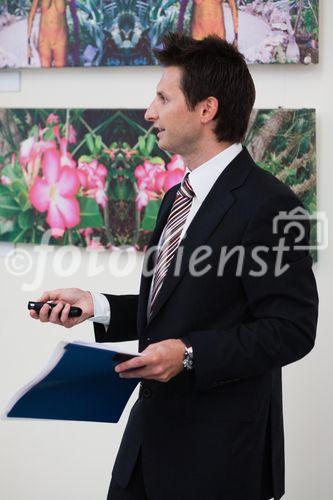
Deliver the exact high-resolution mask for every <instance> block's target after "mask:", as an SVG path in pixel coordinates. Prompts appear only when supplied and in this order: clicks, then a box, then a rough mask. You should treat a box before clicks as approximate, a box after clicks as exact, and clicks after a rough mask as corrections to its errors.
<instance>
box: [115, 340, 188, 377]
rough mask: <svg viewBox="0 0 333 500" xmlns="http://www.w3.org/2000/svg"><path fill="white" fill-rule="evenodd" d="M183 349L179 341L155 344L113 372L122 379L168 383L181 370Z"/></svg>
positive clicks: (121, 364) (165, 341) (164, 341)
mask: <svg viewBox="0 0 333 500" xmlns="http://www.w3.org/2000/svg"><path fill="white" fill-rule="evenodd" d="M184 348H185V347H184V344H183V342H182V341H181V340H179V339H169V340H163V341H162V342H156V343H155V344H151V345H149V346H148V347H147V349H145V350H144V351H143V352H142V353H141V356H137V357H135V358H132V359H130V360H129V361H124V362H123V363H120V364H119V365H117V366H116V368H115V370H116V372H117V373H119V376H120V377H122V378H145V379H153V380H158V381H159V382H168V381H169V380H170V379H171V378H172V377H175V376H176V375H178V373H180V372H181V371H182V369H183V359H184ZM126 370H130V371H126Z"/></svg>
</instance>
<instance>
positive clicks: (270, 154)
mask: <svg viewBox="0 0 333 500" xmlns="http://www.w3.org/2000/svg"><path fill="white" fill-rule="evenodd" d="M143 114H144V113H143V110H82V109H71V110H69V109H12V110H10V109H2V110H0V151H1V156H0V240H2V241H10V242H12V243H34V244H39V243H41V242H42V241H43V235H44V238H45V234H47V235H48V240H47V242H48V243H50V244H54V245H66V244H72V245H78V246H81V247H90V248H96V249H101V248H103V249H104V248H107V249H110V250H111V249H112V248H114V247H120V246H132V247H134V248H136V249H137V250H144V248H145V245H146V244H147V242H148V240H149V237H150V235H151V232H152V230H153V228H154V226H155V221H156V217H157V213H158V210H159V207H160V204H161V200H162V198H163V196H164V194H165V193H166V192H167V191H168V190H169V189H170V188H171V187H172V186H174V185H175V184H178V183H179V182H180V181H181V179H182V178H183V176H184V173H185V165H184V162H183V159H182V158H181V157H180V156H179V155H171V154H169V153H167V152H165V151H162V150H160V149H159V148H158V145H157V141H156V136H155V133H154V131H153V127H152V126H149V125H147V122H145V121H144V117H143ZM245 144H246V145H247V147H248V149H249V151H250V153H251V154H252V156H253V157H254V159H255V160H256V162H257V163H258V164H259V165H260V166H261V167H262V168H265V169H267V170H269V171H270V172H271V173H273V174H274V175H275V176H277V177H278V178H279V179H280V180H282V181H283V182H285V183H287V184H288V185H289V186H290V187H291V189H293V191H294V192H295V193H296V194H297V195H298V196H299V197H300V199H301V200H302V201H303V203H304V205H305V207H306V208H307V210H308V211H309V212H310V213H313V212H314V211H315V210H316V168H315V165H316V159H315V112H314V110H307V109H300V110H288V109H287V110H286V109H274V110H268V109H267V110H254V111H253V113H252V116H251V120H250V124H249V130H248V134H247V138H246V141H245ZM312 240H313V243H314V242H315V227H313V235H312Z"/></svg>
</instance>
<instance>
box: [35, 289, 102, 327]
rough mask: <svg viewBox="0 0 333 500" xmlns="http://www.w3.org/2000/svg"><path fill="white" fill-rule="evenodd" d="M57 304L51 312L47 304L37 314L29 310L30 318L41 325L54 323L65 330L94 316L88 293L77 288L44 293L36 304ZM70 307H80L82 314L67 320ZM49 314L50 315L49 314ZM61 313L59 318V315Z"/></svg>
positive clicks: (92, 304) (90, 297)
mask: <svg viewBox="0 0 333 500" xmlns="http://www.w3.org/2000/svg"><path fill="white" fill-rule="evenodd" d="M47 301H51V302H57V305H56V306H55V307H54V308H53V309H52V310H51V312H50V307H49V306H48V305H47V304H44V305H43V307H42V308H41V310H40V311H39V314H38V312H36V311H34V310H31V311H30V316H31V317H32V318H34V319H39V320H40V321H42V322H43V323H55V324H56V325H62V326H65V327H66V328H71V327H72V326H75V325H78V324H79V323H82V322H83V321H85V320H86V319H87V318H89V317H91V316H93V315H94V303H93V300H92V296H91V294H90V292H87V291H85V290H80V289H79V288H59V289H57V290H51V291H50V292H44V293H43V295H42V296H41V297H40V298H39V299H37V301H36V302H47ZM71 306H77V307H81V309H82V314H81V316H79V317H77V318H69V317H68V314H69V310H70V307H71ZM61 311H62V312H61ZM49 312H50V314H49ZM60 312H61V315H60V318H59V314H60Z"/></svg>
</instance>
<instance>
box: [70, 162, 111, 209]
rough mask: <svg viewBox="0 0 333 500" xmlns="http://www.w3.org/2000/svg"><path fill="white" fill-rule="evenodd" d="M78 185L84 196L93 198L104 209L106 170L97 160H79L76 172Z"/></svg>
mask: <svg viewBox="0 0 333 500" xmlns="http://www.w3.org/2000/svg"><path fill="white" fill-rule="evenodd" d="M77 173H78V176H79V180H80V184H81V186H82V188H83V190H84V191H85V195H86V196H89V197H91V198H94V199H95V200H96V202H97V203H98V204H99V205H101V207H103V208H105V207H106V203H107V195H106V192H105V185H106V176H107V173H108V171H107V169H106V167H105V165H103V164H102V163H98V161H97V160H92V161H90V162H88V163H87V162H82V161H80V160H79V165H78V170H77Z"/></svg>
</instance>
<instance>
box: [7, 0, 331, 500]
mask: <svg viewBox="0 0 333 500" xmlns="http://www.w3.org/2000/svg"><path fill="white" fill-rule="evenodd" d="M321 4H322V5H321V48H320V63H319V65H316V66H312V67H304V66H270V67H269V66H256V67H251V72H252V75H253V77H254V80H255V83H256V87H257V102H256V106H257V107H276V106H285V107H313V108H316V109H317V122H318V128H317V131H318V208H319V209H320V210H325V211H326V212H327V216H328V218H329V220H331V219H332V217H333V201H332V196H331V186H332V185H333V169H332V165H331V154H332V153H331V147H332V126H333V104H332V89H333V69H332V64H331V63H330V61H332V55H331V56H330V54H331V53H332V46H333V37H332V35H331V24H332V19H333V2H332V1H330V0H323V1H322V2H321ZM160 73H161V71H160V69H159V68H100V69H84V70H80V69H64V70H58V71H53V70H49V71H39V70H35V71H34V70H30V71H23V72H22V76H21V91H20V92H18V93H0V108H1V107H67V106H68V107H76V106H77V107H96V108H108V107H110V108H112V107H129V108H131V107H136V108H143V107H145V106H146V105H147V103H148V102H149V101H150V99H151V98H152V96H153V94H154V88H155V85H156V83H157V81H158V79H159V76H160ZM0 79H1V74H0ZM19 248H20V250H25V251H26V252H27V254H26V255H25V257H26V258H31V259H32V268H31V271H30V272H29V273H28V274H26V275H24V276H21V277H14V276H12V275H11V274H10V273H9V272H8V270H7V269H6V268H5V265H4V262H5V261H4V258H3V257H0V283H1V301H0V317H1V327H0V389H1V391H0V409H2V408H3V407H4V405H5V404H6V402H7V401H8V399H9V398H10V397H11V395H12V393H13V392H14V391H15V390H16V389H17V388H18V387H20V386H21V385H22V384H24V383H25V382H26V381H27V380H29V379H30V378H31V377H32V376H34V375H35V373H36V371H38V370H39V369H40V368H41V367H42V366H43V365H44V364H45V360H46V359H47V357H48V355H49V354H50V353H51V351H52V350H53V348H54V346H55V345H56V343H57V342H58V341H59V340H61V339H63V338H65V339H74V338H80V339H86V340H87V339H88V340H92V339H93V337H92V328H91V325H90V324H88V323H87V324H83V325H81V326H79V327H77V328H76V329H74V330H63V329H62V328H61V327H57V326H55V325H42V324H39V323H38V322H34V321H33V320H31V319H30V318H29V316H28V313H27V310H26V303H27V301H28V300H29V299H35V298H36V297H38V295H39V294H40V292H41V291H43V290H47V289H52V288H58V287H67V286H78V287H82V288H84V289H93V290H100V291H108V292H114V293H127V292H130V293H135V292H136V291H137V290H138V283H139V269H140V265H139V260H140V259H139V260H138V261H137V262H136V263H134V264H135V269H134V271H133V272H132V273H131V275H130V276H129V277H126V278H121V277H120V276H115V274H114V269H115V267H114V259H115V258H116V257H111V260H110V256H108V255H101V256H100V260H99V263H101V264H103V265H104V267H105V271H104V272H103V273H101V274H99V275H96V276H92V275H91V273H89V272H88V259H89V255H88V254H87V252H85V251H83V250H82V251H80V256H81V259H82V260H81V263H80V267H79V270H78V271H77V272H76V273H75V274H74V275H72V276H69V277H59V276H58V275H57V274H56V273H55V269H54V265H55V261H54V254H53V253H52V252H51V253H50V254H48V255H46V263H47V266H46V270H45V272H42V282H41V283H40V285H39V286H38V289H37V290H36V291H32V290H30V291H29V289H28V288H29V284H31V283H32V282H33V280H34V278H35V274H36V272H37V269H39V270H40V269H41V261H39V264H37V258H38V254H37V253H36V252H34V251H33V249H32V247H31V246H29V245H20V246H19ZM27 256H28V257H27ZM133 258H134V257H133ZM68 265H70V260H69V261H68ZM331 272H332V258H331V259H330V258H329V249H327V250H325V251H323V252H321V253H320V255H319V263H318V264H316V266H315V273H316V277H317V280H318V287H319V292H320V297H321V308H320V322H319V328H318V340H317V344H316V347H315V349H314V351H312V353H311V354H310V355H309V356H308V357H307V358H305V359H304V360H302V361H300V362H298V363H296V364H295V365H292V366H289V367H287V368H285V369H284V407H285V437H286V465H287V471H286V483H287V484H286V486H287V493H286V496H285V499H286V500H313V499H314V498H316V500H328V499H330V498H332V494H333V484H332V480H331V475H332V473H331V464H332V463H333V446H332V444H333V430H332V429H333V425H332V422H333V403H332V378H333V363H332V362H331V359H332V347H333V340H332V335H330V334H331V307H330V297H331V295H330V294H331V288H332V285H331V275H330V273H331ZM23 284H25V289H23V288H22V287H23ZM134 397H135V395H134V396H133V398H132V400H131V401H133V399H134ZM127 415H128V410H127V412H126V414H124V415H123V417H122V419H121V421H120V423H119V424H117V425H114V424H112V425H107V424H91V423H75V422H69V423H62V422H46V421H45V422H36V421H34V422H31V421H30V422H29V421H27V422H18V421H7V422H3V421H2V422H0V498H1V500H44V499H46V498H47V499H48V500H59V499H61V500H79V499H80V500H92V499H94V500H104V499H105V497H106V491H107V487H108V483H109V478H110V471H111V468H112V465H113V462H114V459H115V455H116V451H117V448H118V445H119V442H120V439H121V435H122V432H123V429H124V426H125V423H126V419H127ZM170 500H171V499H170ZM225 500H231V499H225ZM244 500H245V499H244Z"/></svg>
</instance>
